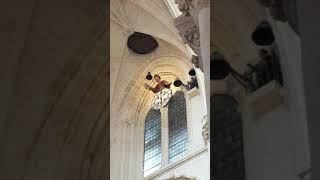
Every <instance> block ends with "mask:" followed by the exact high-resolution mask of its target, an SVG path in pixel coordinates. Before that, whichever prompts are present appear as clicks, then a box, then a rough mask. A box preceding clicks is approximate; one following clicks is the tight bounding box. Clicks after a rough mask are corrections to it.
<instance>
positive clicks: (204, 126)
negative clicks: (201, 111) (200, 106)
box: [202, 115, 210, 145]
mask: <svg viewBox="0 0 320 180" xmlns="http://www.w3.org/2000/svg"><path fill="white" fill-rule="evenodd" d="M202 137H203V140H204V143H205V144H206V145H207V144H208V141H209V140H210V136H209V124H208V116H207V115H205V116H204V117H203V119H202Z"/></svg>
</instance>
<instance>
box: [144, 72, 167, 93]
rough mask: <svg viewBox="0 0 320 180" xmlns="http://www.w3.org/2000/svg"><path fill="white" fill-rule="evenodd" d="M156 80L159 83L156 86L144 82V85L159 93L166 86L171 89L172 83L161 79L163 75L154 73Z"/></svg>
mask: <svg viewBox="0 0 320 180" xmlns="http://www.w3.org/2000/svg"><path fill="white" fill-rule="evenodd" d="M154 80H155V81H156V82H157V83H158V84H157V85H156V86H155V87H151V86H150V85H149V84H147V83H145V84H144V87H145V88H146V89H149V90H150V91H152V92H154V93H158V92H160V91H161V90H163V89H166V88H167V89H170V86H171V83H168V82H167V81H165V80H161V77H160V76H159V75H158V74H156V75H154Z"/></svg>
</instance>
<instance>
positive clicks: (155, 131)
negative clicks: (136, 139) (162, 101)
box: [143, 109, 161, 176]
mask: <svg viewBox="0 0 320 180" xmlns="http://www.w3.org/2000/svg"><path fill="white" fill-rule="evenodd" d="M160 167H161V113H160V111H159V110H154V109H151V110H150V111H149V113H148V115H147V118H146V121H145V130H144V167H143V172H144V176H147V175H149V174H151V173H152V172H154V171H156V170H158V169H160Z"/></svg>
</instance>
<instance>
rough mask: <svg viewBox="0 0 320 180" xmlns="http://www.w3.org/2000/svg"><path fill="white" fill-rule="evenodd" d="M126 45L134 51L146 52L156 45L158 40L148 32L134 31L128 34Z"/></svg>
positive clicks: (152, 49) (149, 51)
mask: <svg viewBox="0 0 320 180" xmlns="http://www.w3.org/2000/svg"><path fill="white" fill-rule="evenodd" d="M127 45H128V47H129V49H131V50H132V51H133V52H135V53H138V54H148V53H151V52H152V51H154V50H155V49H156V48H157V47H158V42H157V41H156V40H155V39H154V38H153V37H152V36H150V35H148V34H144V33H140V32H135V33H133V34H132V35H130V36H129V38H128V42H127Z"/></svg>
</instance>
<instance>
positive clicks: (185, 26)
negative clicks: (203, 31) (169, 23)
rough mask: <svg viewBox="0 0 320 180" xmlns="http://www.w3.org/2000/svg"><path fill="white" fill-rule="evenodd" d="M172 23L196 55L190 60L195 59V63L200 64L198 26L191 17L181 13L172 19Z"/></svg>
mask: <svg viewBox="0 0 320 180" xmlns="http://www.w3.org/2000/svg"><path fill="white" fill-rule="evenodd" d="M174 23H175V26H176V28H177V29H178V31H179V34H180V36H181V38H182V40H183V41H184V42H185V43H186V44H187V45H189V46H190V48H191V49H192V50H193V51H194V53H195V54H196V55H197V56H198V57H197V59H195V57H193V59H192V60H193V61H195V62H196V63H197V65H202V62H201V49H200V33H199V28H198V27H197V25H196V24H195V23H194V21H193V19H192V17H190V16H189V17H187V16H184V15H181V16H179V17H177V18H176V19H175V20H174Z"/></svg>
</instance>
